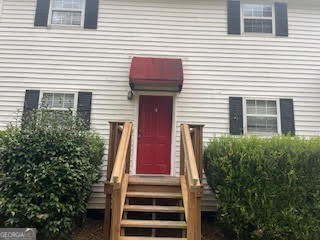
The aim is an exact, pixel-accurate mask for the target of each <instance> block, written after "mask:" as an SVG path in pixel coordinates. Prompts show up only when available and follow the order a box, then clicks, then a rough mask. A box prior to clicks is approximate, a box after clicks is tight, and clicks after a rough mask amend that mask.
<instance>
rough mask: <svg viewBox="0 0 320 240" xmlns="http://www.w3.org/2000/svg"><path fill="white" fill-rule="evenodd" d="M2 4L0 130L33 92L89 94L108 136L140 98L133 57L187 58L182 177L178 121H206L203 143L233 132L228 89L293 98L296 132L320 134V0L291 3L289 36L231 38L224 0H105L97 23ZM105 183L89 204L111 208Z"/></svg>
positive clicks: (208, 201) (16, 2)
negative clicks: (58, 24)
mask: <svg viewBox="0 0 320 240" xmlns="http://www.w3.org/2000/svg"><path fill="white" fill-rule="evenodd" d="M3 1H4V2H3V5H2V11H1V14H0V128H4V127H5V126H6V124H8V123H9V122H11V121H14V120H15V118H17V116H19V111H20V113H21V111H22V108H23V101H24V92H25V90H26V89H40V90H57V91H58V90H61V91H92V92H93V103H92V126H93V128H94V129H95V130H96V131H98V132H99V133H100V134H101V135H102V136H103V138H104V139H106V142H107V139H108V133H109V126H108V121H125V120H130V121H135V119H136V110H137V109H136V107H137V98H136V97H135V98H134V100H133V101H128V100H127V92H128V90H129V86H128V74H129V69H130V62H131V58H132V56H152V57H173V58H182V59H183V65H184V75H185V81H184V86H183V90H182V92H181V93H180V94H178V95H177V97H176V113H175V115H176V129H177V133H176V135H175V137H176V142H177V144H176V149H175V155H176V162H175V171H174V173H175V174H176V175H178V174H179V169H178V168H179V167H178V166H179V162H178V161H179V138H180V135H179V134H180V133H179V131H178V130H179V125H180V124H181V123H182V122H187V123H196V124H205V128H204V140H205V142H208V140H209V139H210V138H211V137H213V136H221V135H223V134H227V133H228V132H229V119H228V118H229V106H228V99H229V96H244V97H259V98H293V99H294V108H295V119H296V122H295V123H296V132H297V134H298V135H302V136H307V137H310V136H314V135H319V134H320V48H319V42H320V28H319V25H320V3H319V2H318V1H315V0H312V1H305V2H303V3H298V2H299V1H297V0H295V1H293V0H289V3H288V11H289V12H288V17H289V37H273V36H259V35H242V36H230V35H229V36H228V35H227V34H226V31H227V22H226V19H227V18H226V1H224V0H212V1H211V0H210V1H209V0H199V1H192V0H175V1H169V0H150V1H149V0H148V1H147V0H132V1H131V0H117V1H116V0H103V1H100V10H99V22H98V30H81V29H57V28H52V29H50V28H49V29H47V28H35V27H33V21H34V14H35V7H36V1H35V0H3ZM308 2H309V4H308ZM0 6H1V0H0ZM17 111H18V113H17ZM134 124H135V125H134V127H135V128H136V126H137V123H136V122H134ZM106 152H107V149H106ZM133 155H134V154H133ZM134 159H135V158H134V157H133V160H134ZM105 172H106V163H105V164H104V166H103V173H104V177H105ZM103 181H104V178H102V179H101V181H100V183H99V184H96V185H95V186H94V187H93V194H92V197H91V199H90V203H89V208H103V207H104V206H103V205H104V193H103V185H102V182H103ZM205 193H206V194H205V197H204V208H205V209H207V210H212V209H214V208H215V206H216V203H215V202H214V201H212V194H211V193H210V191H209V188H208V187H207V186H206V189H205Z"/></svg>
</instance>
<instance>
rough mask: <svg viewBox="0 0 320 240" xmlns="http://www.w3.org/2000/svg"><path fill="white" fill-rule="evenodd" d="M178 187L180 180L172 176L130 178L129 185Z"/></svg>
mask: <svg viewBox="0 0 320 240" xmlns="http://www.w3.org/2000/svg"><path fill="white" fill-rule="evenodd" d="M130 184H131V185H153V186H180V178H179V177H172V176H154V175H152V176H149V175H139V176H130V177H129V185H130Z"/></svg>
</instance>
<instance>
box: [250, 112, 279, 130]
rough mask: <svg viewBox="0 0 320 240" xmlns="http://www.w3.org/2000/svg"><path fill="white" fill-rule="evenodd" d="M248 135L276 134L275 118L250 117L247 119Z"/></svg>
mask: <svg viewBox="0 0 320 240" xmlns="http://www.w3.org/2000/svg"><path fill="white" fill-rule="evenodd" d="M247 127H248V133H254V132H257V133H259V132H261V133H277V132H278V127H277V117H252V116H248V118H247Z"/></svg>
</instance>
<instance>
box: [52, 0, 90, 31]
mask: <svg viewBox="0 0 320 240" xmlns="http://www.w3.org/2000/svg"><path fill="white" fill-rule="evenodd" d="M85 1H86V0H51V3H50V12H49V18H48V21H49V24H48V25H62V26H63V25H65V26H83V23H84V15H85V14H84V12H85Z"/></svg>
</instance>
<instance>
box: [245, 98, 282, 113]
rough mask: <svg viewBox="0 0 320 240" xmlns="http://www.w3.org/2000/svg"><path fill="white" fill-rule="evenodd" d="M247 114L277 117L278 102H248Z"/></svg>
mask: <svg viewBox="0 0 320 240" xmlns="http://www.w3.org/2000/svg"><path fill="white" fill-rule="evenodd" d="M246 103H247V114H259V115H277V102H276V101H266V100H247V102H246Z"/></svg>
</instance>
